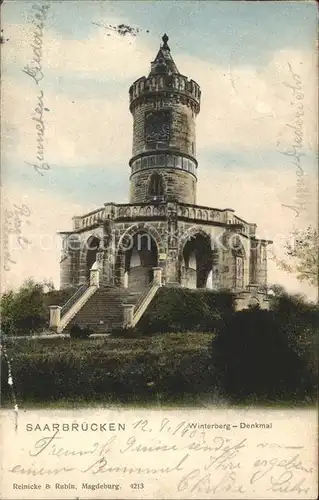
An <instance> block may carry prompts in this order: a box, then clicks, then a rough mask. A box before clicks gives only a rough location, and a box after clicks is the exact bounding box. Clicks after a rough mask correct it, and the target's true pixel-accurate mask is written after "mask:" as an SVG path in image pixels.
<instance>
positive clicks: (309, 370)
mask: <svg viewBox="0 0 319 500" xmlns="http://www.w3.org/2000/svg"><path fill="white" fill-rule="evenodd" d="M292 327H293V328H294V331H292V330H291V328H292ZM298 328H299V330H298ZM298 328H296V327H295V326H293V325H292V324H290V323H289V318H287V317H286V316H283V315H282V314H280V313H278V312H276V311H262V310H245V311H240V312H237V313H235V314H233V315H232V316H230V317H229V318H228V321H227V322H226V323H225V324H224V327H223V328H222V329H221V330H220V332H219V333H218V334H217V335H216V337H215V338H214V339H213V342H212V346H211V363H212V370H213V372H214V374H215V380H216V381H217V382H218V385H219V388H220V389H221V391H222V392H223V393H224V394H225V395H227V396H228V397H231V398H232V399H233V400H236V401H237V402H238V401H244V400H245V399H247V398H252V399H253V400H259V401H261V402H264V401H268V400H269V401H275V400H276V401H278V400H291V399H295V400H298V401H302V400H304V399H305V397H310V398H313V397H314V394H315V393H316V370H315V369H314V366H315V365H314V364H312V363H311V361H310V359H309V353H310V352H311V353H313V352H314V351H315V344H314V342H313V337H312V335H310V336H309V334H308V331H307V327H306V324H303V325H300V324H299V327H298ZM308 329H309V330H310V331H311V332H312V334H313V333H314V330H313V328H311V326H309V324H308ZM297 330H298V332H299V335H297ZM300 336H301V337H302V338H303V339H304V337H307V336H308V338H310V337H311V338H312V342H310V343H309V345H308V351H307V352H306V350H305V349H303V344H304V341H300V338H299V337H300Z"/></svg>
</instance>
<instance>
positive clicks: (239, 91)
mask: <svg viewBox="0 0 319 500" xmlns="http://www.w3.org/2000/svg"><path fill="white" fill-rule="evenodd" d="M178 61H179V66H180V69H181V71H182V72H183V73H184V74H186V75H189V76H191V77H192V78H193V79H195V80H196V81H197V82H198V83H199V85H200V86H201V89H202V102H201V112H200V115H199V116H198V119H197V147H198V149H200V148H211V149H214V148H215V149H226V150H229V149H232V148H237V149H258V148H261V149H274V150H275V149H276V148H277V147H278V146H277V144H278V141H279V142H280V143H281V145H282V146H287V147H289V146H290V145H291V144H292V142H293V138H294V137H293V134H292V130H291V129H289V127H288V128H287V124H291V125H294V124H295V121H296V113H297V111H298V109H297V106H298V105H299V104H300V101H299V100H298V99H297V98H296V96H295V95H294V93H293V89H292V88H291V87H287V85H294V83H295V81H294V78H293V75H292V71H293V73H296V74H298V75H299V76H300V81H301V86H300V88H301V91H302V94H303V98H302V101H301V102H302V105H303V111H304V113H305V114H304V116H303V125H302V128H303V134H304V144H303V145H304V147H305V148H306V149H316V143H317V135H316V129H317V127H316V123H317V122H316V119H317V118H316V114H315V113H313V109H314V108H316V101H317V93H316V76H315V75H316V59H315V52H314V53H313V54H312V53H310V52H307V51H298V50H281V51H277V52H275V53H274V54H273V57H272V59H271V60H270V61H269V63H268V64H267V65H266V66H264V67H261V68H254V67H252V66H242V65H240V64H238V65H237V64H236V61H232V62H231V63H230V65H229V66H228V67H226V66H218V65H216V64H211V63H209V62H207V61H202V60H198V59H194V58H192V57H189V56H183V57H179V59H178ZM289 64H290V66H291V68H292V71H291V70H290V67H289Z"/></svg>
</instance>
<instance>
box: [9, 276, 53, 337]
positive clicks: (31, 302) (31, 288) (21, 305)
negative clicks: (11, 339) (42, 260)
mask: <svg viewBox="0 0 319 500" xmlns="http://www.w3.org/2000/svg"><path fill="white" fill-rule="evenodd" d="M47 286H48V283H47V282H42V283H37V282H35V281H34V280H32V279H28V280H26V281H25V282H24V283H23V285H22V286H21V287H20V288H19V290H18V291H16V292H15V291H13V290H10V291H8V292H6V293H4V294H3V296H2V297H1V316H2V321H1V323H2V329H3V332H4V333H5V334H7V335H16V334H22V335H26V334H28V333H30V332H35V331H38V330H40V329H41V328H43V327H44V326H45V323H46V317H47V314H48V313H47V308H46V306H45V303H44V293H45V292H44V288H45V287H47Z"/></svg>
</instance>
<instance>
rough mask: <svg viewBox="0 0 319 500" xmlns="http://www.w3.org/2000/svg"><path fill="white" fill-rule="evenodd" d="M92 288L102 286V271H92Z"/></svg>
mask: <svg viewBox="0 0 319 500" xmlns="http://www.w3.org/2000/svg"><path fill="white" fill-rule="evenodd" d="M90 286H97V287H99V286H100V270H99V269H91V270H90Z"/></svg>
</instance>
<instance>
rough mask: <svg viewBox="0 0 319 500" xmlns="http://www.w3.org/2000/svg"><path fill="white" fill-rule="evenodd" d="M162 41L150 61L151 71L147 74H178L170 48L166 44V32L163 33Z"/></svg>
mask: <svg viewBox="0 0 319 500" xmlns="http://www.w3.org/2000/svg"><path fill="white" fill-rule="evenodd" d="M162 41H163V43H162V45H161V47H160V49H159V51H158V53H157V56H156V57H155V59H154V61H153V62H152V63H151V71H150V74H149V76H150V75H154V74H164V75H172V74H179V71H178V69H177V66H176V64H175V62H174V59H173V58H172V56H171V49H170V48H169V46H168V44H167V42H168V36H167V35H166V33H165V34H164V35H163V37H162Z"/></svg>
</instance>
